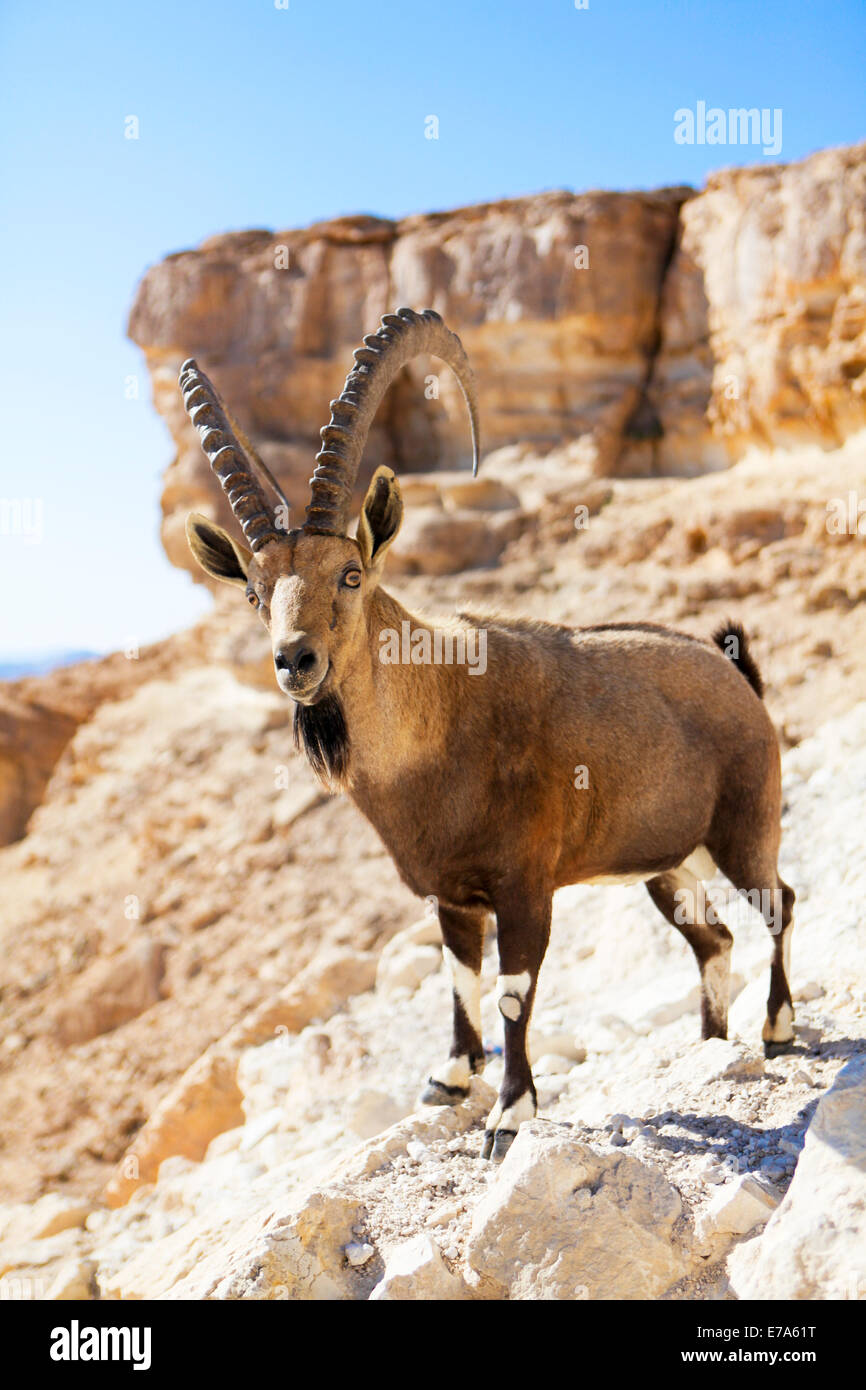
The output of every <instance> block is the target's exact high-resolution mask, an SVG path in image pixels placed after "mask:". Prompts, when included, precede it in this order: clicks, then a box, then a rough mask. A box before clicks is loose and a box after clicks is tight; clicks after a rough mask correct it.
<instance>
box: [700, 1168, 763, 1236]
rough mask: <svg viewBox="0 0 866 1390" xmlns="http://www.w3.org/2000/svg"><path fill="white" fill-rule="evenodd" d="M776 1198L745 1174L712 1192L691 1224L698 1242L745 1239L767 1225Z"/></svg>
mask: <svg viewBox="0 0 866 1390" xmlns="http://www.w3.org/2000/svg"><path fill="white" fill-rule="evenodd" d="M779 1201H780V1198H779V1194H778V1193H777V1192H775V1191H771V1190H770V1189H769V1188H768V1187H766V1186H765V1185H764V1184H763V1183H759V1182H758V1181H757V1180H756V1179H755V1178H753V1177H752V1176H751V1175H749V1174H743V1175H741V1176H740V1177H737V1178H735V1179H734V1180H733V1182H730V1183H725V1184H724V1185H723V1186H720V1187H718V1188H717V1189H716V1192H715V1193H714V1195H713V1197H712V1198H711V1199H710V1201H709V1202H708V1203H707V1205H706V1206H705V1207H703V1208H702V1210H701V1212H700V1214H699V1216H698V1219H697V1221H696V1223H695V1231H696V1234H697V1237H698V1240H699V1241H703V1242H707V1241H710V1240H711V1239H712V1238H713V1237H714V1236H745V1235H748V1234H749V1233H750V1232H751V1231H753V1230H754V1229H755V1227H756V1226H760V1225H763V1223H764V1222H765V1221H769V1219H770V1217H771V1216H772V1214H773V1212H774V1211H775V1210H776V1207H777V1206H778V1205H779Z"/></svg>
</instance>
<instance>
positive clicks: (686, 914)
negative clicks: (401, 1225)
mask: <svg viewBox="0 0 866 1390" xmlns="http://www.w3.org/2000/svg"><path fill="white" fill-rule="evenodd" d="M418 353H433V354H435V355H436V356H438V357H440V358H442V359H443V360H444V361H445V362H447V363H448V365H449V366H450V367H451V369H452V370H453V371H454V373H455V375H456V376H457V379H458V381H459V383H460V386H461V388H462V391H463V395H464V397H465V398H466V402H467V405H468V407H469V413H470V417H471V422H472V432H473V444H474V449H475V464H476V466H477V459H478V436H477V410H476V398H475V389H474V384H473V379H472V374H471V371H470V368H469V365H468V362H467V360H466V356H465V354H464V352H463V349H462V347H461V344H460V342H459V339H458V338H457V337H456V336H455V335H454V334H453V333H451V332H449V330H448V329H447V328H446V327H445V325H444V324H443V322H442V320H441V319H440V317H439V315H438V314H435V313H434V312H433V311H432V310H429V309H428V310H425V311H424V312H423V313H421V314H417V313H414V312H413V311H412V310H411V309H400V310H398V312H397V313H396V314H387V315H385V317H384V318H383V320H382V326H381V328H380V329H379V330H378V332H377V333H376V334H375V335H372V336H370V337H367V338H365V339H364V346H363V347H362V348H359V349H358V351H357V352H356V353H355V366H354V368H353V370H352V371H351V372H350V374H349V376H348V378H347V379H346V385H345V388H344V390H343V394H342V395H341V396H340V397H339V399H338V400H336V401H332V402H331V410H332V414H331V420H330V423H329V424H328V425H326V426H325V428H324V429H323V430H322V437H323V439H324V448H323V450H322V451H321V453H320V454H319V455H318V457H317V467H316V470H315V474H314V476H313V478H312V480H311V489H312V497H311V501H310V504H309V506H308V507H307V511H306V520H305V521H304V524H303V526H301V527H299V528H298V529H295V530H290V531H286V530H285V528H284V529H283V530H280V528H279V527H278V525H277V524H276V515H275V512H274V510H273V509H272V507H271V505H270V504H269V502H268V500H267V497H266V494H265V492H264V491H263V489H262V486H261V485H260V483H259V482H258V481H257V478H256V475H255V471H254V465H255V464H259V465H260V464H261V461H260V460H258V458H257V456H256V455H255V452H254V451H253V450H252V447H251V446H250V445H249V443H248V441H247V440H246V438H245V437H244V436H243V435H242V434H241V433H240V431H239V430H238V429H237V427H235V426H234V425H233V424H232V422H231V420H230V418H229V416H228V414H227V413H226V411H225V408H224V407H223V406H222V404H221V402H220V400H219V397H218V396H217V394H216V391H215V390H214V388H213V386H212V385H211V383H210V382H209V381H208V378H207V377H206V376H205V375H204V374H203V373H202V372H201V371H199V369H198V368H197V366H196V364H195V362H194V361H192V360H190V361H188V362H185V363H184V365H183V368H182V369H181V376H180V384H181V389H182V391H183V397H184V403H185V405H186V407H187V409H188V410H189V412H190V415H191V417H192V419H193V421H194V422H195V424H196V425H197V426H198V427H199V428H200V429H201V431H202V436H201V437H202V446H203V448H204V450H205V453H206V454H207V455H208V457H209V458H210V461H211V463H212V465H213V467H214V469H215V471H216V473H217V476H218V477H219V479H220V482H221V483H222V485H223V487H224V488H225V490H226V492H227V494H228V498H229V501H230V503H231V506H232V508H233V510H234V514H235V516H236V517H237V519H238V521H239V522H240V525H241V527H242V529H243V532H244V536H245V539H246V541H247V543H248V545H249V547H250V548H249V549H247V548H246V547H244V546H242V545H240V544H238V543H237V542H236V541H234V540H232V539H231V537H230V536H228V535H227V534H226V532H224V531H222V530H221V529H220V528H219V527H217V526H214V525H213V524H212V523H211V522H210V521H208V520H207V519H206V518H205V517H203V516H200V515H193V516H191V517H190V518H189V521H188V524H187V534H188V538H189V543H190V546H191V548H192V552H193V554H194V555H195V557H196V559H197V561H198V563H199V564H200V565H201V566H202V568H203V569H204V570H205V571H206V572H207V573H208V574H210V575H213V576H214V577H215V578H217V579H221V580H225V581H226V582H227V583H229V584H236V585H237V586H238V587H240V588H242V589H243V590H244V592H245V594H246V597H247V600H248V602H249V603H251V604H252V606H253V607H254V608H255V609H256V610H257V611H258V613H259V616H260V617H261V618H262V619H263V620H264V623H265V625H266V627H267V628H268V631H269V633H270V637H271V642H272V644H273V655H274V665H275V667H276V678H277V683H278V685H279V687H280V689H281V690H283V691H284V692H285V693H286V694H287V695H289V696H291V698H292V699H293V700H294V701H295V739H296V742H299V743H302V744H303V746H304V748H305V750H306V753H307V756H308V758H309V759H310V762H311V763H312V766H313V767H314V769H315V770H316V772H317V773H318V774H319V775H320V776H321V777H322V778H323V780H325V781H326V782H327V783H329V784H330V785H331V786H334V787H338V788H341V789H342V790H344V791H346V792H347V793H348V795H349V796H350V797H351V798H352V800H353V801H354V802H355V804H356V805H357V806H358V807H359V809H360V810H361V811H362V812H363V814H364V815H365V816H366V817H367V819H368V820H370V821H371V822H372V824H373V825H374V826H375V828H376V829H377V831H378V832H379V834H380V835H381V837H382V839H383V841H384V842H385V845H386V846H387V848H388V850H389V851H390V853H391V855H392V856H393V858H394V861H395V863H396V865H397V868H398V870H399V872H400V874H401V875H402V877H403V879H404V880H405V881H406V883H407V884H408V885H409V886H410V887H411V888H412V889H413V890H414V891H415V892H416V893H418V894H420V895H421V896H423V897H430V896H433V897H435V898H436V899H437V901H438V904H439V920H440V923H441V927H442V937H443V941H444V947H445V955H446V958H447V960H448V963H449V966H450V970H451V975H452V981H453V996H454V1027H453V1045H452V1047H451V1053H450V1056H449V1058H448V1060H447V1062H446V1063H445V1064H444V1065H443V1066H442V1067H440V1068H438V1069H437V1070H435V1071H434V1073H433V1075H432V1076H431V1077H430V1079H429V1081H428V1084H427V1088H426V1090H425V1092H424V1099H425V1100H426V1101H427V1102H429V1103H431V1104H444V1103H448V1104H455V1103H457V1102H458V1101H459V1100H460V1099H461V1098H462V1097H463V1096H465V1095H466V1092H467V1088H468V1084H469V1077H470V1074H471V1073H472V1072H473V1071H476V1070H477V1069H478V1068H480V1067H481V1066H482V1065H483V1062H484V1049H483V1045H482V1040H481V1031H480V1029H481V1018H480V986H479V981H480V969H481V956H482V940H483V936H484V927H485V917H486V914H487V913H488V912H491V911H492V912H493V913H495V916H496V922H497V936H498V949H499V970H500V973H499V978H498V984H497V997H498V1004H499V1010H500V1012H501V1014H502V1017H503V1020H504V1030H505V1075H504V1080H503V1082H502V1087H501V1090H500V1094H499V1099H498V1102H497V1104H496V1106H495V1107H494V1109H493V1112H492V1113H491V1115H490V1118H489V1120H488V1124H487V1129H486V1134H485V1140H484V1146H483V1150H482V1153H483V1156H484V1157H490V1156H492V1157H493V1158H499V1157H501V1156H502V1154H504V1153H505V1151H506V1150H507V1148H508V1146H509V1144H510V1143H511V1141H512V1139H513V1138H514V1134H515V1132H516V1130H517V1128H518V1125H519V1124H520V1122H521V1121H522V1120H525V1119H527V1118H529V1117H531V1116H532V1115H534V1114H535V1110H536V1099H535V1087H534V1085H533V1081H532V1073H531V1071H530V1067H529V1062H528V1060H527V1054H526V1040H527V1026H528V1023H529V1017H530V1011H531V1009H532V1003H533V998H534V995H535V987H536V980H537V978H538V971H539V967H540V965H541V962H542V959H543V957H544V953H545V949H546V947H547V942H548V936H549V931H550V916H551V899H552V896H553V893H554V890H555V889H557V888H560V887H562V886H563V885H565V884H570V883H605V882H612V881H613V882H623V881H629V880H632V881H645V882H646V884H647V888H648V890H649V893H650V896H651V897H652V899H653V902H654V903H655V904H656V905H657V906H658V907H659V908H660V909H661V911H662V912H663V913H664V915H665V917H666V918H667V919H668V921H669V922H671V923H672V924H673V925H674V926H676V927H677V928H678V929H679V930H680V931H681V932H682V934H683V936H684V937H685V938H686V940H687V941H688V943H689V945H690V946H691V948H692V950H693V951H694V953H695V956H696V957H697V961H698V965H699V967H700V972H701V983H702V1011H701V1012H702V1033H703V1036H704V1037H705V1038H707V1037H725V1035H726V1029H727V1009H728V991H729V974H730V951H731V944H732V937H731V933H730V932H729V931H728V929H727V927H726V926H724V925H723V924H722V923H720V922H719V921H718V920H717V918H716V917H715V914H714V912H712V911H707V910H706V907H705V896H704V894H703V892H702V887H703V885H702V883H701V882H699V880H701V879H703V878H706V877H708V876H710V875H711V874H712V872H713V867H714V865H718V866H719V867H720V868H721V870H722V871H723V872H724V873H725V874H726V875H727V877H728V878H729V879H730V880H731V882H732V883H733V885H734V887H735V888H736V889H737V890H738V891H740V892H743V893H748V894H749V895H750V896H751V895H752V894H758V895H759V897H760V903H761V909H762V911H763V913H764V916H765V919H766V922H767V925H768V927H769V928H770V930H771V932H772V933H773V934H774V952H773V958H772V966H771V976H770V995H769V1000H768V1005H767V1019H766V1022H765V1024H764V1029H763V1037H764V1041H765V1044H766V1045H767V1047H768V1050H772V1048H773V1047H774V1046H776V1047H778V1046H780V1045H782V1044H784V1043H785V1042H787V1041H789V1040H790V1039H791V1038H792V1036H793V1030H792V1021H793V1010H792V1007H791V995H790V991H789V988H788V981H787V978H786V969H787V956H788V949H787V948H788V944H789V938H790V929H791V916H792V907H793V901H794V894H793V892H792V891H791V889H790V888H789V887H788V886H787V885H786V884H785V883H783V882H782V880H781V879H780V877H779V875H778V871H777V868H776V856H777V851H778V847H779V837H780V828H779V817H780V800H781V796H780V764H779V751H778V746H777V742H776V737H775V734H774V731H773V726H772V724H771V723H770V720H769V717H768V715H767V713H766V710H765V708H764V705H763V704H762V701H761V698H760V696H761V693H762V691H761V681H760V676H759V675H758V671H757V668H756V666H755V664H754V662H753V660H752V658H751V657H750V655H749V653H748V650H747V646H746V641H745V637H744V635H743V633H742V630H741V629H739V628H736V627H726V628H724V629H723V630H722V632H720V633H719V634H717V636H716V638H715V643H716V645H713V643H710V642H705V641H702V640H699V639H697V638H694V637H691V636H687V635H686V634H684V633H681V632H675V631H672V630H671V629H668V628H664V627H661V626H655V625H653V624H649V623H634V624H627V623H608V624H602V625H599V626H595V627H583V628H577V629H570V628H566V627H561V626H557V625H556V624H553V623H543V622H530V621H525V620H524V621H521V620H517V621H512V622H507V621H503V620H500V619H499V618H496V619H490V620H482V619H475V620H474V626H475V628H476V629H477V628H479V627H482V626H483V630H484V631H485V632H486V638H487V652H486V657H487V665H486V672H485V673H484V675H483V676H481V675H478V674H477V672H472V671H470V670H468V669H467V666H466V665H459V664H456V665H447V664H442V665H437V664H430V665H416V664H414V663H410V664H401V663H399V662H398V663H394V662H392V661H389V662H387V663H384V662H383V661H381V660H380V659H379V658H380V650H381V644H380V634H382V633H383V632H384V631H386V630H388V631H396V632H400V631H401V630H404V629H403V624H404V623H408V624H409V625H410V630H411V631H412V632H413V633H417V632H419V631H426V632H427V634H428V640H430V639H431V638H432V635H433V632H434V629H433V628H431V625H430V624H429V623H427V622H425V621H422V620H421V619H420V618H417V617H414V616H413V615H411V614H410V613H408V612H407V611H406V609H405V608H403V607H402V606H401V604H400V603H398V601H397V600H396V599H395V598H393V597H392V596H391V595H390V594H387V593H385V591H384V590H383V589H382V588H381V586H380V584H379V580H380V577H381V575H382V568H383V562H384V559H385V553H386V551H387V549H388V546H389V545H390V544H391V542H392V541H393V540H394V537H395V536H396V534H397V530H398V528H399V526H400V521H401V517H402V502H401V498H400V491H399V488H398V485H397V481H396V479H395V477H394V474H393V473H392V472H391V471H390V469H388V468H379V469H377V471H376V473H375V475H374V477H373V480H372V483H371V485H370V489H369V491H368V493H367V495H366V498H365V500H364V504H363V507H362V510H361V516H360V520H359V523H358V529H357V532H356V535H355V536H354V537H350V536H349V535H348V524H349V513H350V507H351V501H352V491H353V486H354V483H355V479H356V476H357V472H358V466H359V463H360V460H361V454H362V451H363V448H364V443H365V440H366V437H367V432H368V430H369V428H370V424H371V422H372V420H373V416H374V415H375V412H376V408H377V406H378V405H379V402H380V401H381V400H382V397H383V396H384V394H385V391H386V390H387V388H388V386H389V384H390V383H391V382H392V381H393V379H394V377H395V375H396V374H397V372H398V371H399V370H400V369H401V368H402V367H403V366H404V364H405V363H407V362H408V361H409V360H410V359H411V358H413V357H414V356H415V355H416V354H418ZM262 466H263V465H262ZM265 471H266V470H265ZM268 477H270V475H268ZM271 481H273V480H271ZM470 630H471V628H470V621H469V619H468V618H467V617H466V615H461V618H460V620H459V622H457V623H456V624H450V625H449V626H448V631H450V632H451V633H454V632H458V633H459V632H461V631H462V632H463V633H464V634H466V633H468V632H469V631H470ZM440 631H441V630H440ZM729 643H730V644H731V645H732V646H734V647H736V650H734V651H732V652H731V653H729V654H730V655H731V656H732V657H733V660H727V659H726V658H725V656H724V655H722V653H721V651H720V650H719V648H720V647H721V646H723V645H727V644H729ZM578 766H580V767H582V768H585V769H586V777H585V779H581V778H577V779H576V778H575V777H574V771H575V768H576V767H578ZM584 781H585V785H584ZM576 782H577V783H578V785H575V783H576Z"/></svg>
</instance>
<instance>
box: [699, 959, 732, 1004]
mask: <svg viewBox="0 0 866 1390" xmlns="http://www.w3.org/2000/svg"><path fill="white" fill-rule="evenodd" d="M703 990H704V994H705V995H706V997H707V1004H708V1005H709V1010H710V1013H711V1014H712V1016H713V1018H714V1019H718V1020H720V1021H723V1020H726V1019H727V1017H728V1001H729V1000H730V994H731V952H730V950H727V951H721V952H720V953H719V955H717V956H713V958H712V960H708V961H707V963H706V965H705V966H704V977H703Z"/></svg>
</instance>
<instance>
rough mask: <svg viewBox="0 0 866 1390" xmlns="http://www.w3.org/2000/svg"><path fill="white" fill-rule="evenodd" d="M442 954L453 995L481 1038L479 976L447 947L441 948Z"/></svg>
mask: <svg viewBox="0 0 866 1390" xmlns="http://www.w3.org/2000/svg"><path fill="white" fill-rule="evenodd" d="M442 954H443V956H444V957H445V960H446V961H447V962H448V969H449V970H450V971H451V984H452V987H453V989H454V993H455V994H456V995H457V998H458V999H459V1000H460V1003H461V1004H462V1005H463V1012H464V1013H465V1015H466V1017H467V1019H468V1020H469V1023H470V1024H471V1026H472V1027H473V1028H474V1029H475V1031H476V1033H477V1034H478V1036H479V1037H481V975H480V973H477V972H476V971H474V970H472V969H471V968H470V967H469V966H468V965H463V964H462V963H461V962H460V961H459V960H458V959H457V957H456V956H455V954H454V952H453V951H449V949H448V947H447V946H443V947H442Z"/></svg>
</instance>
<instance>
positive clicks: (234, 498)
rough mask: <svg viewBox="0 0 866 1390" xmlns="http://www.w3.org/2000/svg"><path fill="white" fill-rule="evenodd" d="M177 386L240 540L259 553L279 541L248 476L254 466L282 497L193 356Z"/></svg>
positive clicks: (258, 491)
mask: <svg viewBox="0 0 866 1390" xmlns="http://www.w3.org/2000/svg"><path fill="white" fill-rule="evenodd" d="M178 384H179V386H180V389H181V392H182V394H183V403H184V406H185V408H186V412H187V414H188V415H189V418H190V420H191V421H192V423H193V424H194V425H195V427H196V429H197V430H198V431H199V434H200V436H201V447H202V449H203V450H204V452H205V454H206V455H207V457H208V460H209V462H210V465H211V468H212V469H213V471H214V473H216V475H217V477H218V478H219V480H220V482H221V483H222V486H223V491H224V492H225V494H226V496H227V497H228V499H229V502H230V503H231V509H232V511H233V512H234V514H235V516H236V517H237V519H238V521H239V522H240V525H241V530H242V531H243V533H244V539H245V540H246V542H247V544H248V545H249V547H250V549H251V550H261V548H262V546H263V545H267V543H268V541H274V540H278V539H279V536H280V532H279V531H278V530H277V526H276V522H275V519H274V514H273V512H272V510H271V507H270V504H269V502H268V499H267V497H266V496H265V493H264V491H263V490H262V488H261V486H260V485H259V483H258V481H257V479H256V478H255V476H254V474H253V464H257V465H258V466H259V467H260V468H261V469H262V470H263V472H264V473H265V475H266V476H267V478H268V480H269V482H270V483H271V485H272V487H273V488H274V490H275V491H276V493H277V495H278V496H279V497H280V498H281V500H282V501H283V502H285V498H284V497H283V494H282V492H281V491H280V489H279V488H278V487H277V484H276V483H275V482H274V479H273V478H272V477H271V475H270V473H269V471H268V470H267V469H266V468H265V465H264V464H263V463H262V461H261V459H260V458H259V457H258V455H257V454H256V453H255V450H254V449H253V447H252V445H251V444H250V443H249V442H248V440H247V438H246V435H245V434H243V433H242V431H241V430H240V429H239V428H238V426H237V425H236V424H235V423H234V421H233V420H232V418H231V416H230V415H229V413H228V411H227V410H226V408H225V406H224V405H223V403H222V401H221V400H220V397H219V393H218V392H217V389H216V387H215V386H214V384H213V382H212V381H211V380H210V379H209V378H208V377H207V376H205V374H204V372H203V371H202V370H201V368H200V367H199V366H198V364H197V363H196V361H195V359H194V358H192V357H190V358H188V359H187V360H186V362H184V364H183V366H182V367H181V369H180V376H179V378H178ZM238 436H240V438H238ZM241 441H242V442H241ZM250 456H252V462H251V458H250Z"/></svg>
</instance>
